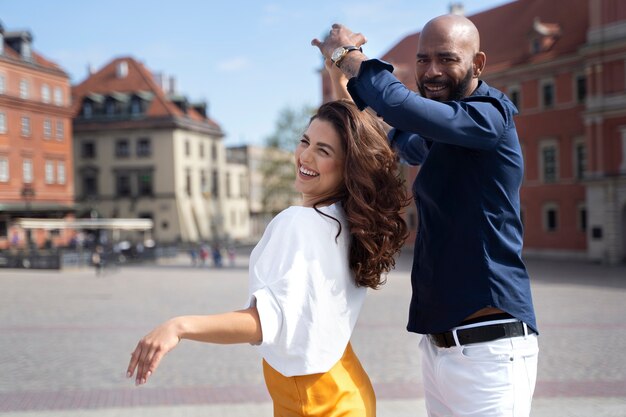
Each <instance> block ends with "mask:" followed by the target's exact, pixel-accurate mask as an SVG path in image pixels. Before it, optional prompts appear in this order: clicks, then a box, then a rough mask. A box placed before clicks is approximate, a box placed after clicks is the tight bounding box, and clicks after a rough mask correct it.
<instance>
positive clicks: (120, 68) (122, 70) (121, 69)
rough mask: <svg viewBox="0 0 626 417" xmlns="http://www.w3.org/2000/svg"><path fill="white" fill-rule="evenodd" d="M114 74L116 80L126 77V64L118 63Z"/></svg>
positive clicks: (124, 62) (123, 62)
mask: <svg viewBox="0 0 626 417" xmlns="http://www.w3.org/2000/svg"><path fill="white" fill-rule="evenodd" d="M115 74H116V76H117V78H125V77H126V76H127V75H128V62H126V61H120V62H118V63H117V68H116V71H115Z"/></svg>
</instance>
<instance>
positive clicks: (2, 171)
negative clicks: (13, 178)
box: [0, 156, 9, 182]
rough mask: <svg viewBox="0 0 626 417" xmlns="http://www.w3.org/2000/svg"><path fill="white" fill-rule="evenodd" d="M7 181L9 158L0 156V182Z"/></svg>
mask: <svg viewBox="0 0 626 417" xmlns="http://www.w3.org/2000/svg"><path fill="white" fill-rule="evenodd" d="M8 181H9V160H8V159H7V158H6V157H4V156H3V157H0V182H8Z"/></svg>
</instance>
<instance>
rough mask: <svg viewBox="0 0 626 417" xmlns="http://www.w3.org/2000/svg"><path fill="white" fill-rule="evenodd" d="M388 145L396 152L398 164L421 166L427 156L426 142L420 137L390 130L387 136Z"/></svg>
mask: <svg viewBox="0 0 626 417" xmlns="http://www.w3.org/2000/svg"><path fill="white" fill-rule="evenodd" d="M388 139H389V143H390V144H391V146H392V147H393V148H394V149H395V150H396V152H397V153H398V156H399V157H400V162H402V163H403V164H407V165H421V164H422V163H424V160H425V159H426V155H427V154H428V147H427V145H426V141H425V140H424V138H422V137H421V136H420V135H418V134H415V133H410V132H404V131H402V130H398V129H395V128H394V129H391V130H390V131H389V134H388Z"/></svg>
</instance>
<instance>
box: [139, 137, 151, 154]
mask: <svg viewBox="0 0 626 417" xmlns="http://www.w3.org/2000/svg"><path fill="white" fill-rule="evenodd" d="M151 145H152V144H151V142H150V138H140V139H139V140H138V141H137V156H139V157H146V156H150V155H151V154H152V146H151Z"/></svg>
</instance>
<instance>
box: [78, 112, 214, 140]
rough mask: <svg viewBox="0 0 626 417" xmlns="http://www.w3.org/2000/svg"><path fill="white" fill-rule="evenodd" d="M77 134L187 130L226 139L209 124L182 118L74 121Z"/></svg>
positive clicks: (81, 119) (79, 119) (82, 119)
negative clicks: (113, 131) (142, 130)
mask: <svg viewBox="0 0 626 417" xmlns="http://www.w3.org/2000/svg"><path fill="white" fill-rule="evenodd" d="M73 128H74V132H75V133H82V132H95V131H108V130H123V129H186V130H192V131H195V132H200V133H205V134H208V135H211V136H214V137H217V138H222V137H224V132H222V130H221V129H219V128H216V127H214V126H211V125H209V124H208V123H203V122H196V121H194V120H190V119H185V118H182V117H169V116H167V117H145V118H137V119H119V120H115V119H99V120H97V119H95V120H94V119H84V118H77V119H74V121H73Z"/></svg>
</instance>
